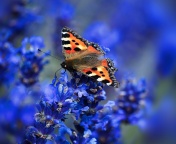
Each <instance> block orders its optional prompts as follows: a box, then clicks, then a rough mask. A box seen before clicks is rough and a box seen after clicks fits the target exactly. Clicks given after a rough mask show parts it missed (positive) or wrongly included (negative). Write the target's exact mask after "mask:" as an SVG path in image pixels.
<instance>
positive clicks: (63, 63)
mask: <svg viewBox="0 0 176 144" xmlns="http://www.w3.org/2000/svg"><path fill="white" fill-rule="evenodd" d="M61 67H62V68H64V69H67V65H66V63H65V61H64V62H62V63H61Z"/></svg>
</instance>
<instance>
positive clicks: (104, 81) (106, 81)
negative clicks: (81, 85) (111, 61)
mask: <svg viewBox="0 0 176 144" xmlns="http://www.w3.org/2000/svg"><path fill="white" fill-rule="evenodd" d="M102 82H103V83H110V81H109V80H102Z"/></svg>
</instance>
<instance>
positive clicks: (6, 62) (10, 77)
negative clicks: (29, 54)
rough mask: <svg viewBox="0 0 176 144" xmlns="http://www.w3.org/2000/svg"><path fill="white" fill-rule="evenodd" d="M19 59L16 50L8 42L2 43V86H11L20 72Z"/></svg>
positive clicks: (0, 44)
mask: <svg viewBox="0 0 176 144" xmlns="http://www.w3.org/2000/svg"><path fill="white" fill-rule="evenodd" d="M18 67H19V57H18V56H17V51H16V49H15V48H14V47H13V46H12V45H11V44H10V43H8V42H7V41H6V40H2V41H0V69H1V71H0V84H1V85H2V84H3V85H9V84H10V83H11V82H13V81H14V78H15V75H16V73H17V72H18Z"/></svg>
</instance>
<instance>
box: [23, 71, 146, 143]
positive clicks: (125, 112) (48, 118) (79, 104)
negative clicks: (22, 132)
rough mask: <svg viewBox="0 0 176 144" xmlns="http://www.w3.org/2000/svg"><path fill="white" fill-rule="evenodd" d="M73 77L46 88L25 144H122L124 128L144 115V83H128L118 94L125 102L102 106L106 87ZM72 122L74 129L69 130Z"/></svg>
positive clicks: (59, 80)
mask: <svg viewBox="0 0 176 144" xmlns="http://www.w3.org/2000/svg"><path fill="white" fill-rule="evenodd" d="M72 76H73V78H72V79H71V80H70V81H69V80H68V76H67V74H66V72H64V71H62V72H61V75H60V78H57V77H56V76H55V77H54V79H53V81H52V83H51V84H50V85H49V86H48V87H47V88H45V91H44V93H43V96H42V98H41V101H40V102H39V104H37V109H38V112H37V113H36V114H35V121H34V124H33V126H29V127H28V128H27V132H26V137H25V142H31V143H46V142H47V141H53V142H55V143H70V142H69V141H71V142H72V143H73V144H77V143H82V144H87V143H89V144H95V143H118V142H119V138H120V135H121V130H120V124H122V123H123V122H124V121H126V122H127V121H128V123H133V124H135V123H134V121H132V120H133V119H134V117H135V116H136V113H138V112H139V111H140V112H141V109H140V106H141V104H142V100H144V97H143V96H142V95H144V94H145V92H146V86H145V85H144V82H142V84H138V85H137V84H135V83H134V82H133V81H132V82H130V81H128V82H126V83H125V84H124V86H123V87H122V88H121V89H120V92H119V93H118V96H119V97H122V96H123V97H126V98H125V99H122V98H117V100H115V101H108V102H107V103H106V104H105V105H101V104H100V102H101V101H102V100H105V99H106V93H105V91H104V89H103V85H102V83H100V82H96V81H94V80H92V79H91V78H89V77H86V76H85V75H82V74H80V73H77V72H73V73H72ZM130 96H131V97H132V96H133V98H131V97H130ZM122 105H123V106H122ZM134 115H135V116H134ZM138 118H139V117H138ZM68 121H69V123H70V124H71V123H72V124H73V125H74V127H72V128H70V127H69V126H67V125H68ZM135 122H136V123H137V121H135ZM114 134H115V135H114ZM66 135H67V136H68V137H69V139H68V137H66Z"/></svg>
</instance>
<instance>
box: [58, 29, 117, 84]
mask: <svg viewBox="0 0 176 144" xmlns="http://www.w3.org/2000/svg"><path fill="white" fill-rule="evenodd" d="M61 40H62V52H63V55H64V56H65V61H64V62H62V63H61V67H62V68H64V69H66V70H68V71H70V72H73V71H77V72H80V73H82V74H84V75H87V76H88V77H91V78H93V79H95V80H96V81H99V82H102V83H104V84H106V85H108V86H113V87H118V86H119V82H118V81H117V80H116V78H115V76H114V73H115V71H116V70H117V69H116V68H115V67H114V63H113V62H112V60H110V59H109V58H102V56H104V55H105V52H104V51H103V50H102V49H101V47H100V46H99V45H98V44H96V43H94V42H89V41H88V40H85V39H83V38H82V37H81V36H80V35H78V34H77V33H75V32H74V31H73V30H71V29H70V28H67V27H64V28H63V29H62V38H61Z"/></svg>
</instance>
